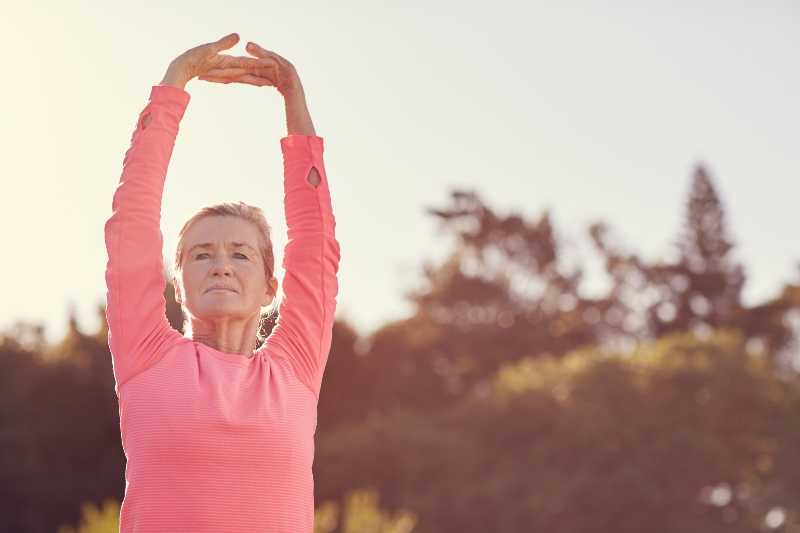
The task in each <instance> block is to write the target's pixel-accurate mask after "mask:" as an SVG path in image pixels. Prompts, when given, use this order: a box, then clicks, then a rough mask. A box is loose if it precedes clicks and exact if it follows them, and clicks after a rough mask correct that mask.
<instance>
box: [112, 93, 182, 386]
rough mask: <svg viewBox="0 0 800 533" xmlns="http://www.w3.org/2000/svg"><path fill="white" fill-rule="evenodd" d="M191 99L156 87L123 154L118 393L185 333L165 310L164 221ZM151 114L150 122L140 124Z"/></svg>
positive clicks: (115, 269)
mask: <svg viewBox="0 0 800 533" xmlns="http://www.w3.org/2000/svg"><path fill="white" fill-rule="evenodd" d="M188 104H189V94H188V93H186V92H185V91H183V90H181V89H178V88H176V87H168V86H158V87H153V90H152V92H151V93H150V101H149V102H148V104H147V106H145V108H144V110H143V111H142V112H141V114H140V115H139V120H138V121H137V124H136V129H135V130H134V132H133V138H132V139H131V146H130V148H128V151H127V153H126V154H125V159H124V162H123V170H122V177H121V178H120V182H119V186H118V187H117V190H116V192H115V193H114V200H113V204H112V210H113V214H112V215H111V218H110V219H109V220H108V222H107V223H106V226H105V241H106V250H107V252H108V264H107V266H106V287H107V293H106V297H107V307H106V318H107V320H108V327H109V333H108V344H109V347H110V348H111V355H112V359H113V363H114V378H115V379H116V382H117V390H118V391H119V387H121V386H122V385H123V384H124V383H125V382H126V381H128V380H129V379H131V378H132V377H134V376H135V375H137V374H139V373H141V372H143V371H144V370H147V369H148V368H150V367H152V366H153V365H155V364H156V363H158V362H159V361H160V360H161V358H162V357H163V356H164V355H165V354H166V353H167V352H168V351H169V349H170V348H171V347H172V346H174V345H175V343H177V342H178V341H179V340H181V339H182V338H183V337H182V336H181V335H180V333H178V332H177V331H175V330H174V329H172V327H170V325H169V322H168V321H167V318H166V314H165V310H166V302H165V300H164V296H163V293H164V288H165V281H164V260H163V257H162V254H161V250H162V246H163V237H162V235H161V229H160V222H161V197H162V193H163V191H164V180H165V179H166V175H167V166H168V165H169V160H170V157H171V156H172V150H173V147H174V146H175V138H176V136H177V135H178V124H179V123H180V121H181V118H183V114H184V112H185V110H186V106H187V105H188ZM147 115H150V118H151V122H150V124H149V125H148V126H147V128H144V129H143V128H142V122H143V120H144V119H145V118H146V117H147Z"/></svg>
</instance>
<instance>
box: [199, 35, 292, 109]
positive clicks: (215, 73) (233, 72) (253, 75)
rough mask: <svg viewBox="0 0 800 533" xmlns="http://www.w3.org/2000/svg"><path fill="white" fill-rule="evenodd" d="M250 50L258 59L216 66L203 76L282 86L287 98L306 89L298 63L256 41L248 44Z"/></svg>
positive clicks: (202, 76)
mask: <svg viewBox="0 0 800 533" xmlns="http://www.w3.org/2000/svg"><path fill="white" fill-rule="evenodd" d="M247 53H248V54H250V55H251V56H253V58H242V59H250V60H251V61H256V63H248V64H246V65H242V66H239V65H231V66H221V67H215V68H213V69H210V70H208V71H207V72H206V73H205V74H203V75H201V76H200V77H199V79H201V80H203V81H211V82H214V83H246V84H249V85H255V86H258V87H264V86H270V87H275V88H276V89H278V92H279V93H281V94H282V95H283V96H284V97H286V96H287V95H289V94H290V93H293V92H296V91H298V90H300V91H302V86H301V84H300V77H299V76H298V75H297V71H296V70H295V68H294V65H292V64H291V63H289V62H288V61H287V60H285V59H284V58H282V57H281V56H279V55H278V54H276V53H274V52H270V51H269V50H264V49H263V48H261V47H260V46H258V45H257V44H255V43H247Z"/></svg>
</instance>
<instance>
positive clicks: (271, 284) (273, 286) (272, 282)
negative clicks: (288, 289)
mask: <svg viewBox="0 0 800 533" xmlns="http://www.w3.org/2000/svg"><path fill="white" fill-rule="evenodd" d="M276 294H278V278H270V279H269V281H268V282H267V291H266V292H265V293H264V297H263V298H262V299H261V307H267V306H269V305H270V304H271V303H272V302H273V300H275V295H276Z"/></svg>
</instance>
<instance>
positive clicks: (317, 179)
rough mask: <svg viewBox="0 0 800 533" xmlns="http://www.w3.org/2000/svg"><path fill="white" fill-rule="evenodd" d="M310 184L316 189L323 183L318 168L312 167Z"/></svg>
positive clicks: (309, 178)
mask: <svg viewBox="0 0 800 533" xmlns="http://www.w3.org/2000/svg"><path fill="white" fill-rule="evenodd" d="M306 179H308V182H309V183H310V184H311V185H313V186H314V187H316V186H317V185H319V183H320V182H321V181H322V178H320V177H319V172H317V169H316V167H311V171H310V172H309V173H308V178H306Z"/></svg>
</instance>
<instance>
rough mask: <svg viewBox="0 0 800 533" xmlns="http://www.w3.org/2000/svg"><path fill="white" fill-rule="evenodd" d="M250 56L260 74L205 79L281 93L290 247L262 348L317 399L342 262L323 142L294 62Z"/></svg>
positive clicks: (257, 50)
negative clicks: (281, 358) (275, 314)
mask: <svg viewBox="0 0 800 533" xmlns="http://www.w3.org/2000/svg"><path fill="white" fill-rule="evenodd" d="M247 51H248V53H250V54H251V55H253V56H255V57H257V58H259V60H260V61H261V62H262V63H261V65H263V67H262V68H261V70H259V71H249V72H248V71H245V69H236V68H231V69H216V70H214V71H209V73H208V74H207V75H206V76H203V77H201V79H205V80H208V81H216V82H221V83H231V82H239V83H250V84H252V85H259V86H263V85H269V86H274V87H275V88H277V89H278V92H280V93H281V95H283V98H284V102H285V105H286V129H287V132H288V137H286V138H284V139H283V140H281V149H282V150H283V162H284V194H285V195H284V206H285V210H286V223H287V226H288V229H289V243H288V244H287V245H286V250H285V252H284V259H283V267H284V269H285V272H286V273H285V276H284V279H283V298H282V300H281V304H280V308H279V318H278V323H277V325H276V326H275V329H274V330H273V332H272V334H271V335H270V337H269V339H268V340H267V343H266V344H265V346H264V348H262V349H265V350H277V351H279V352H281V353H282V354H283V355H285V356H286V357H288V359H289V361H290V362H291V364H292V367H293V369H294V372H295V375H296V376H297V378H298V379H299V380H300V381H302V382H303V383H305V384H306V385H307V386H308V387H309V388H310V389H311V390H312V392H313V393H314V394H315V395H318V394H319V388H320V383H321V381H322V372H323V370H324V368H325V363H326V362H327V359H328V351H329V350H330V346H331V329H332V326H333V314H334V311H335V309H336V293H337V291H338V284H337V280H336V272H337V269H338V264H339V244H338V243H337V242H336V238H335V235H334V229H335V226H336V223H335V220H334V218H333V211H332V210H331V197H330V190H329V189H328V178H327V175H326V173H325V166H324V163H323V159H322V153H323V142H322V139H321V138H319V137H317V136H316V133H315V131H314V125H313V123H312V122H311V116H310V115H309V112H308V107H307V106H306V100H305V94H304V93H303V87H302V85H301V83H300V78H299V77H298V76H297V72H296V71H295V69H294V67H293V66H292V64H291V63H289V62H288V61H286V60H285V59H283V58H282V57H280V56H278V55H277V54H274V53H272V52H269V51H267V50H264V49H263V48H261V47H259V46H257V45H255V44H253V43H249V44H248V46H247Z"/></svg>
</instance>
